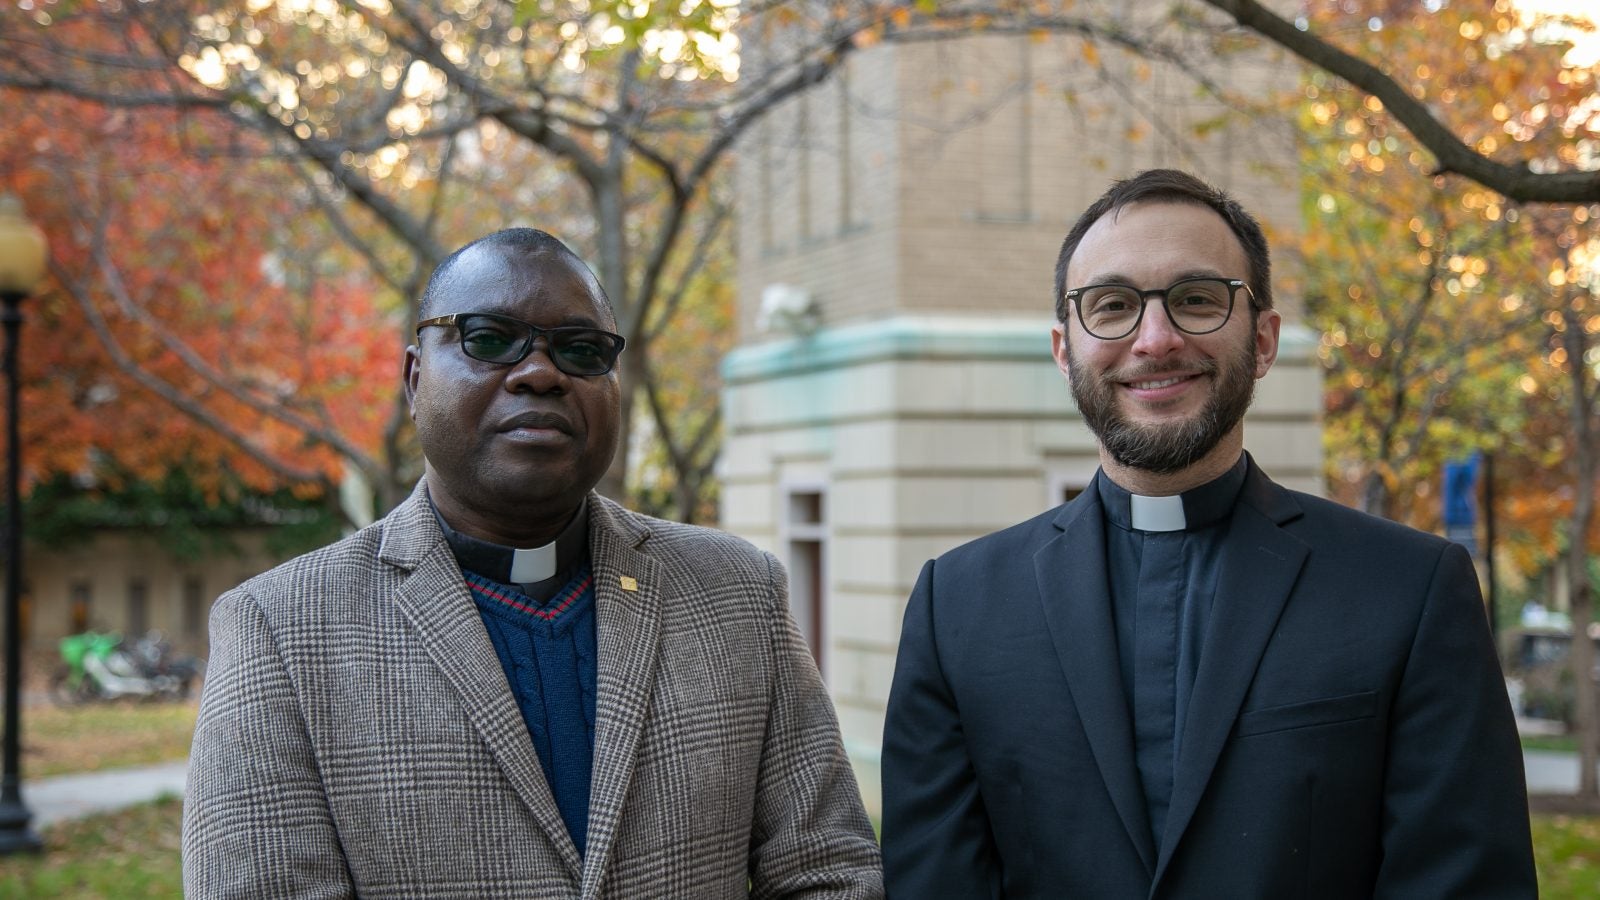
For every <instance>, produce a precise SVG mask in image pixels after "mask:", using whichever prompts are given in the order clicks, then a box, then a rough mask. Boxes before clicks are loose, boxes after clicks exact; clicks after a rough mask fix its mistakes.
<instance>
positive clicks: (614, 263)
mask: <svg viewBox="0 0 1600 900" xmlns="http://www.w3.org/2000/svg"><path fill="white" fill-rule="evenodd" d="M621 140H622V139H621V137H620V136H618V135H615V134H613V135H612V138H611V141H612V144H613V148H615V146H616V145H617V144H619V143H620V142H621ZM612 156H613V157H614V158H615V157H616V156H617V154H616V152H615V150H614V149H613V152H612ZM619 163H620V161H619ZM590 188H591V190H592V191H593V196H594V206H595V213H596V217H597V218H598V219H599V230H598V231H599V244H600V247H599V250H600V272H599V275H600V283H601V285H602V286H604V287H605V290H606V295H607V296H608V297H610V298H611V303H612V305H613V307H615V309H616V314H617V330H618V331H620V332H622V334H623V336H624V337H626V338H628V340H629V341H630V342H632V344H633V346H630V347H629V348H628V349H627V350H626V351H624V353H623V357H622V361H621V363H619V364H618V366H617V378H618V380H619V382H620V385H619V387H620V390H621V404H622V415H621V417H620V419H619V423H618V428H617V454H616V456H614V457H612V460H611V466H610V468H608V469H607V470H606V474H605V476H604V477H602V478H601V479H600V493H602V494H604V495H606V496H607V497H610V498H611V499H613V500H616V501H617V502H619V503H620V502H622V501H623V500H624V499H625V498H626V496H627V487H628V443H629V435H631V434H632V433H633V397H634V394H636V393H637V386H638V383H639V380H638V377H637V375H635V374H634V373H633V370H634V369H635V368H636V367H635V366H631V365H629V364H628V356H629V354H633V355H634V356H635V357H637V356H638V355H640V354H642V352H643V351H644V350H645V348H644V347H642V346H638V345H639V344H642V343H643V342H642V341H637V340H636V339H635V338H636V336H637V335H638V334H639V327H638V326H639V322H638V321H637V318H638V317H637V315H636V313H635V311H634V306H635V304H634V303H633V302H632V301H633V297H632V295H631V294H630V292H629V290H628V244H627V240H628V235H627V212H626V201H625V199H624V197H623V188H622V168H621V166H620V164H618V165H616V166H615V167H612V166H611V165H608V166H607V167H606V177H605V178H604V179H603V180H602V181H600V182H599V183H596V184H592V185H590Z"/></svg>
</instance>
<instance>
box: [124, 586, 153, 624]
mask: <svg viewBox="0 0 1600 900" xmlns="http://www.w3.org/2000/svg"><path fill="white" fill-rule="evenodd" d="M149 600H150V586H149V585H148V584H146V583H145V580H144V579H143V578H135V579H133V580H131V581H129V582H128V623H127V624H128V627H127V630H126V632H125V635H126V636H128V637H135V636H138V635H141V634H144V632H145V626H146V623H147V622H148V621H149V620H148V618H147V613H148V612H149V609H148V607H149V605H150V604H149Z"/></svg>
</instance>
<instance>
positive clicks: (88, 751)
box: [22, 701, 198, 779]
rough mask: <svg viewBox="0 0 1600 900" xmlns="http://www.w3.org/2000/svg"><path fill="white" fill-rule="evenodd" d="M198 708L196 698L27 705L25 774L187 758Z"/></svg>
mask: <svg viewBox="0 0 1600 900" xmlns="http://www.w3.org/2000/svg"><path fill="white" fill-rule="evenodd" d="M197 710H198V706H197V704H196V703H195V702H193V701H190V702H187V703H171V702H168V703H92V704H86V705H84V706H73V707H66V708H63V707H59V706H54V705H37V704H36V705H32V706H29V707H27V708H26V709H24V710H23V711H22V775H23V778H25V779H33V778H48V777H50V776H51V775H62V774H66V773H68V772H94V771H98V770H100V769H121V768H127V767H128V766H147V765H150V764H152V763H160V762H172V761H173V760H180V759H183V758H185V757H187V756H188V755H189V739H190V737H191V736H192V735H193V734H194V719H195V713H196V712H197Z"/></svg>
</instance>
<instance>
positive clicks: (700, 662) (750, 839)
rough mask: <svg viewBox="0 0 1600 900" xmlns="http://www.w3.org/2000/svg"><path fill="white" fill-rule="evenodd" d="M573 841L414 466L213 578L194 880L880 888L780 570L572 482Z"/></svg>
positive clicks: (434, 891)
mask: <svg viewBox="0 0 1600 900" xmlns="http://www.w3.org/2000/svg"><path fill="white" fill-rule="evenodd" d="M590 510H591V512H590V525H589V529H590V531H589V547H590V556H591V562H592V566H593V571H594V574H595V602H596V614H597V626H598V633H599V651H600V652H599V681H598V694H597V699H596V722H595V761H594V776H593V786H592V791H591V799H590V808H589V836H588V853H587V854H586V855H585V856H584V857H582V858H580V857H579V856H578V853H577V851H576V849H575V848H574V847H573V844H572V840H571V838H569V837H568V835H567V833H566V829H565V827H564V826H563V824H562V821H561V816H560V814H559V813H558V812H557V810H556V804H555V800H554V798H553V797H552V796H551V793H550V789H549V787H548V785H547V784H546V783H545V780H544V776H543V773H542V771H541V770H540V768H539V761H538V757H537V755H536V754H535V752H534V749H533V744H532V741H531V740H530V739H529V737H528V733H527V729H526V726H525V725H524V724H523V721H522V717H521V715H520V714H519V713H518V711H517V704H516V701H515V700H514V699H513V697H512V694H511V690H510V688H509V686H508V685H507V683H506V679H505V675H504V673H503V671H502V669H501V667H500V663H499V660H498V659H497V658H496V657H495V653H494V649H493V647H492V646H491V644H490V642H489V638H488V635H487V634H486V632H485V631H484V628H483V624H482V622H481V620H480V619H479V617H478V612H477V610H476V609H475V608H474V607H473V604H472V600H471V598H470V596H469V595H468V592H467V588H466V586H465V583H464V582H463V580H462V577H461V570H460V568H459V567H458V566H457V565H456V562H455V558H454V557H453V556H452V555H451V553H450V549H449V547H448V545H447V544H446V543H445V541H444V536H443V535H442V534H441V532H440V530H439V527H438V523H437V522H436V521H435V519H434V516H433V512H432V510H431V509H430V507H429V505H428V501H427V497H426V495H425V493H424V487H423V485H420V484H419V485H418V488H417V490H416V491H415V492H414V493H413V494H412V496H411V497H410V499H408V500H407V501H406V502H405V503H403V504H401V505H400V506H399V507H398V508H397V509H395V511H394V512H393V513H391V514H390V515H389V516H388V517H386V518H385V519H383V520H381V521H379V522H377V523H375V524H373V525H372V526H370V527H368V528H365V529H363V530H361V531H359V532H357V533H355V534H353V535H351V536H350V537H348V538H346V539H344V540H342V541H339V542H338V543H336V544H333V545H331V546H329V547H326V548H323V549H321V550H318V551H316V552H314V553H310V554H308V555H306V556H302V557H300V558H298V559H295V560H292V561H290V562H288V563H286V564H284V565H283V566H280V567H278V568H276V569H274V570H272V571H270V572H268V573H266V574H264V575H261V576H259V577H257V578H253V579H251V580H250V581H247V582H245V583H244V584H242V585H240V586H239V587H238V588H235V589H234V590H232V591H229V592H228V593H226V594H224V595H223V596H222V597H221V598H219V599H218V600H217V603H216V606H215V607H214V609H213V612H212V616H211V659H210V665H209V667H208V670H207V673H206V683H205V691H204V694H203V696H202V699H201V704H200V717H199V721H198V723H197V724H196V727H195V736H194V749H193V751H192V755H191V756H190V763H189V782H188V792H187V796H186V798H185V802H184V823H183V875H184V888H185V892H186V893H187V895H188V896H189V897H191V898H206V897H349V896H356V895H359V896H362V897H428V898H442V897H463V898H466V897H471V898H493V897H506V898H512V897H515V898H543V897H552V898H553V897H561V898H568V897H581V898H646V897H648V898H654V897H671V898H678V897H682V898H694V900H700V898H721V897H744V896H754V897H838V898H846V897H849V898H868V897H880V896H881V895H882V891H883V888H882V872H881V868H880V862H879V856H878V848H877V844H876V842H875V840H874V839H873V834H872V828H871V826H870V824H869V823H868V821H867V817H866V814H865V813H864V812H863V810H862V806H861V797H860V794H859V792H858V789H857V787H856V782H855V778H854V776H853V774H852V773H851V770H850V766H849V763H848V761H847V760H846V758H845V755H844V751H843V748H842V746H841V744H840V739H839V731H838V725H837V722H836V720H835V717H834V712H833V707H832V704H831V702H830V700H829V698H828V694H827V691H826V690H825V689H824V687H823V685H822V682H821V680H820V679H819V678H818V676H817V671H816V668H815V666H814V665H813V664H812V661H811V656H810V654H809V653H808V652H807V650H806V647H805V644H804V642H803V640H802V639H801V638H800V636H799V634H798V632H797V631H796V629H795V627H794V625H793V623H792V621H791V620H790V618H789V615H788V599H787V584H786V579H785V576H784V572H783V569H782V567H781V566H780V565H779V564H778V562H777V561H776V560H774V559H773V558H772V557H771V556H770V555H769V554H766V553H763V552H761V551H759V550H756V549H755V548H753V547H751V546H750V545H749V544H746V543H745V542H743V541H740V540H738V539H736V538H732V537H729V536H727V535H724V534H721V533H719V532H716V531H711V530H708V529H703V528H694V527H691V526H687V525H680V524H675V523H671V522H663V521H659V520H656V519H650V518H647V517H644V516H640V515H636V514H634V513H630V512H628V511H627V510H624V509H622V508H621V507H619V506H617V505H616V504H614V503H612V502H610V501H608V500H605V499H604V498H601V497H599V496H591V498H590Z"/></svg>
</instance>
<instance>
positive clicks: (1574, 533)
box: [1561, 304, 1600, 797]
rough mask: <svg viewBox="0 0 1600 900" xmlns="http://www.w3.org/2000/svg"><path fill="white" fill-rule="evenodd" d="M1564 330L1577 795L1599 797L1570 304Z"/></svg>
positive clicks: (1587, 488) (1590, 433)
mask: <svg viewBox="0 0 1600 900" xmlns="http://www.w3.org/2000/svg"><path fill="white" fill-rule="evenodd" d="M1562 315H1563V319H1564V320H1565V323H1566V328H1565V330H1563V332H1562V334H1561V340H1562V346H1563V347H1564V348H1565V349H1566V351H1567V359H1568V360H1569V362H1568V371H1569V372H1570V373H1571V378H1572V385H1571V387H1572V390H1571V395H1572V408H1571V416H1572V431H1573V439H1574V442H1575V445H1576V446H1575V447H1574V451H1575V452H1574V453H1573V468H1574V476H1575V477H1574V479H1573V481H1574V482H1575V483H1574V485H1573V487H1574V488H1575V489H1576V491H1577V494H1576V499H1575V501H1574V503H1573V506H1572V520H1571V527H1570V538H1569V540H1568V544H1567V579H1568V587H1569V588H1570V595H1571V601H1570V602H1571V608H1570V614H1571V616H1572V649H1571V651H1570V652H1569V653H1568V657H1569V659H1568V661H1569V662H1570V664H1571V666H1572V683H1573V716H1572V725H1573V730H1574V731H1576V732H1577V738H1578V761H1579V770H1578V796H1580V797H1600V781H1597V779H1596V777H1595V762H1596V760H1597V758H1600V729H1597V728H1596V714H1597V713H1600V706H1597V703H1596V696H1595V695H1596V691H1595V683H1594V643H1593V642H1592V641H1591V640H1590V639H1589V623H1590V622H1592V621H1593V620H1594V591H1593V587H1592V585H1591V584H1590V582H1589V531H1590V526H1591V525H1592V524H1593V521H1594V508H1595V500H1594V491H1595V481H1596V474H1597V473H1596V471H1595V458H1596V455H1597V451H1600V448H1596V447H1595V428H1594V411H1593V408H1592V406H1593V404H1592V403H1591V399H1590V398H1591V396H1592V395H1593V393H1594V389H1593V387H1592V386H1591V385H1590V383H1589V369H1588V367H1587V366H1585V365H1584V364H1583V360H1584V359H1585V358H1586V357H1585V353H1586V351H1587V349H1588V348H1587V346H1586V345H1587V344H1588V339H1587V332H1585V331H1584V327H1583V324H1584V323H1583V321H1582V319H1581V318H1580V317H1579V316H1578V315H1577V314H1576V313H1575V312H1574V311H1573V309H1572V307H1571V305H1570V304H1569V305H1567V306H1566V307H1565V308H1564V309H1563V310H1562Z"/></svg>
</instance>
